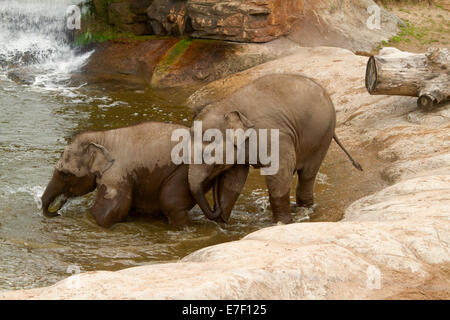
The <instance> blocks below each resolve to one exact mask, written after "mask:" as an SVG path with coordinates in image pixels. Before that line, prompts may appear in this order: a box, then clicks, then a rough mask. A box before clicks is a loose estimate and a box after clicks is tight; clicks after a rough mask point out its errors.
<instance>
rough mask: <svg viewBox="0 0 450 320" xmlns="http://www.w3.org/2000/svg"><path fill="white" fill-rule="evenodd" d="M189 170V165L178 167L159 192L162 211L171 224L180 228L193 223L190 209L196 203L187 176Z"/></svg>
mask: <svg viewBox="0 0 450 320" xmlns="http://www.w3.org/2000/svg"><path fill="white" fill-rule="evenodd" d="M187 170H188V167H187V166H182V167H180V168H178V169H177V170H176V171H175V173H173V174H172V176H170V177H169V178H168V179H167V181H166V182H165V183H164V185H163V186H162V188H161V191H160V194H159V202H160V207H161V210H162V212H163V213H164V215H165V216H166V217H167V219H168V220H169V223H170V224H172V225H174V226H176V227H179V228H183V227H186V226H188V225H190V224H191V222H192V221H191V218H190V217H189V210H190V209H192V208H193V207H194V205H195V200H194V198H193V197H192V195H191V192H190V190H189V184H188V181H187V178H186V177H187Z"/></svg>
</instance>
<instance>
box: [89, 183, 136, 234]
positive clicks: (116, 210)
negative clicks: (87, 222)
mask: <svg viewBox="0 0 450 320" xmlns="http://www.w3.org/2000/svg"><path fill="white" fill-rule="evenodd" d="M131 198H132V196H131V189H130V188H129V187H128V186H120V187H119V188H117V189H115V188H108V187H106V186H105V185H104V184H102V185H101V186H100V187H99V188H98V193H97V199H96V201H95V204H94V207H93V208H92V211H91V212H92V215H93V216H94V218H95V221H96V222H97V224H98V225H99V226H101V227H104V228H109V227H111V226H112V225H113V224H115V223H117V222H120V221H122V220H123V219H124V218H125V217H126V216H127V215H128V213H129V212H130V208H131V202H132V200H131Z"/></svg>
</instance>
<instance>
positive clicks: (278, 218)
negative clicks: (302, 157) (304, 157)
mask: <svg viewBox="0 0 450 320" xmlns="http://www.w3.org/2000/svg"><path fill="white" fill-rule="evenodd" d="M294 168H295V162H294V161H292V159H289V157H287V158H286V159H285V160H281V159H280V169H279V170H278V173H277V174H275V175H271V176H267V177H266V183H267V188H268V191H269V201H270V206H271V207H272V213H273V218H272V219H273V222H274V223H277V222H282V223H291V222H292V215H291V208H290V190H291V182H292V176H293V173H294Z"/></svg>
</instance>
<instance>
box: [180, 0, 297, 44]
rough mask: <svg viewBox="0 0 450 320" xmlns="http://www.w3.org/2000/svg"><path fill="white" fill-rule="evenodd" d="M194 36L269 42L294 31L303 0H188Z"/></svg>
mask: <svg viewBox="0 0 450 320" xmlns="http://www.w3.org/2000/svg"><path fill="white" fill-rule="evenodd" d="M188 10H189V17H190V19H191V23H192V28H193V30H194V32H193V33H192V36H193V37H199V38H211V39H223V40H232V41H242V42H267V41H270V40H274V39H276V38H278V37H280V36H282V35H286V34H288V33H289V31H290V30H291V27H292V24H293V23H294V22H295V20H296V19H298V17H299V16H300V15H301V13H302V10H303V1H302V0H283V1H280V0H251V1H246V0H225V1H205V0H189V1H188Z"/></svg>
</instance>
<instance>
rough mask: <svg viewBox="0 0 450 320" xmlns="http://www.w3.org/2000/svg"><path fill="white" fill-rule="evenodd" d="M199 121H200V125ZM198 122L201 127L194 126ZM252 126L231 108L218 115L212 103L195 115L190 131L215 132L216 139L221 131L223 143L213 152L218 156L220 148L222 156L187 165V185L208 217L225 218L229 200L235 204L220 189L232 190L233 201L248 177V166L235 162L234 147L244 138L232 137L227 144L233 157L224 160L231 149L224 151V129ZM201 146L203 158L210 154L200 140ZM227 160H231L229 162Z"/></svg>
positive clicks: (206, 146)
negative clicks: (209, 194) (207, 188)
mask: <svg viewBox="0 0 450 320" xmlns="http://www.w3.org/2000/svg"><path fill="white" fill-rule="evenodd" d="M199 121H201V124H200V122H199ZM197 125H199V126H201V128H200V127H196V126H197ZM252 127H254V125H253V124H252V122H251V121H250V120H249V119H248V118H247V117H246V116H245V115H243V114H242V113H241V112H239V111H237V110H233V111H231V112H227V113H226V114H222V113H221V114H218V113H216V112H214V109H213V108H212V106H209V107H207V108H205V109H203V110H202V111H201V112H200V113H199V114H198V115H197V116H196V118H195V121H194V125H193V127H192V128H191V134H192V133H194V132H195V131H197V130H199V131H201V134H202V136H203V135H204V137H206V138H207V139H209V138H208V137H209V134H208V131H209V133H213V134H214V132H215V133H216V134H214V136H215V139H217V133H218V132H220V135H221V136H222V138H223V140H222V142H223V143H222V144H221V145H220V146H219V147H218V148H217V149H216V150H215V152H214V153H215V155H217V154H218V153H217V152H218V151H219V150H221V152H219V154H220V153H221V156H219V157H218V158H214V157H212V158H210V159H208V160H207V159H203V163H202V164H190V165H189V177H188V180H189V188H190V190H191V193H192V195H193V197H194V199H195V200H196V202H197V203H198V205H199V207H200V208H201V209H202V211H203V213H204V214H205V216H206V217H208V218H209V219H213V220H214V219H217V218H218V217H219V216H222V217H223V218H224V220H225V221H226V220H227V219H228V216H229V214H230V212H231V209H232V208H230V203H232V204H233V205H234V201H230V200H229V199H227V198H226V196H225V195H226V194H229V193H227V192H223V191H224V190H223V188H228V189H232V190H233V191H234V192H232V193H233V194H234V198H235V199H234V200H236V199H237V195H236V193H240V192H241V190H242V188H243V187H244V185H245V181H246V179H247V174H248V166H245V165H244V166H243V165H237V148H238V146H239V145H240V144H243V143H244V146H245V140H240V141H239V139H236V138H235V137H233V138H232V141H230V143H229V144H230V145H231V146H232V148H233V150H234V152H233V155H232V158H231V157H230V158H231V159H228V161H227V157H228V155H229V151H230V150H228V154H227V143H226V139H227V129H233V130H237V129H242V130H243V131H244V132H245V131H246V130H247V129H249V128H252ZM197 134H198V132H197ZM194 135H195V133H194ZM247 138H248V137H247ZM211 140H212V139H211ZM214 142H217V141H214ZM201 148H202V150H201V153H202V157H203V155H205V154H208V153H209V152H208V148H210V144H208V143H205V142H203V143H202V146H201ZM194 152H195V151H194ZM229 160H232V161H231V162H230V161H229ZM241 164H242V163H241ZM208 183H209V184H211V183H213V196H214V209H212V208H211V206H210V205H209V203H208V201H207V200H206V197H205V192H204V190H205V186H206V185H208ZM224 211H225V212H224Z"/></svg>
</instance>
